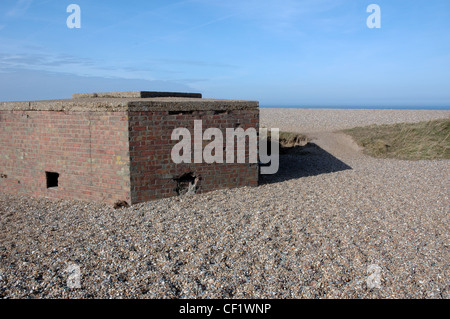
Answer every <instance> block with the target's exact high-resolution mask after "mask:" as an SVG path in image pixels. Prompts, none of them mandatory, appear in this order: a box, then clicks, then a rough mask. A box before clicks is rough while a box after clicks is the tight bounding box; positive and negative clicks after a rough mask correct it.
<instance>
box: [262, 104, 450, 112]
mask: <svg viewBox="0 0 450 319" xmlns="http://www.w3.org/2000/svg"><path fill="white" fill-rule="evenodd" d="M259 107H260V108H267V109H270V108H274V109H351V110H413V111H421V110H423V111H450V106H329V105H328V106H327V105H326V106H292V105H291V106H271V105H260V106H259Z"/></svg>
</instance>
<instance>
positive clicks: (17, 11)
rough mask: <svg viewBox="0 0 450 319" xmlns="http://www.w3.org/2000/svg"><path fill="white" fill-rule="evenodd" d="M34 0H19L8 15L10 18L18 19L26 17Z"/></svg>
mask: <svg viewBox="0 0 450 319" xmlns="http://www.w3.org/2000/svg"><path fill="white" fill-rule="evenodd" d="M32 2H33V0H18V1H17V3H16V4H15V5H14V7H12V8H11V9H10V10H9V11H8V12H7V13H6V15H8V16H10V17H18V16H22V15H24V14H25V13H26V12H27V10H28V8H29V7H30V5H31V3H32Z"/></svg>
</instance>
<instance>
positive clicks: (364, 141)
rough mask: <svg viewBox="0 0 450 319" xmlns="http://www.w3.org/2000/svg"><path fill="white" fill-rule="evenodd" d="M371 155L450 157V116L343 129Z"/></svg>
mask: <svg viewBox="0 0 450 319" xmlns="http://www.w3.org/2000/svg"><path fill="white" fill-rule="evenodd" d="M343 132H344V133H346V134H348V135H350V136H352V137H353V138H354V140H355V141H356V142H357V143H358V144H359V145H360V146H362V147H364V152H365V153H366V154H368V155H371V156H374V157H381V158H397V159H403V160H440V159H450V140H449V135H450V119H440V120H433V121H427V122H419V123H399V124H393V125H370V126H365V127H356V128H353V129H348V130H344V131H343Z"/></svg>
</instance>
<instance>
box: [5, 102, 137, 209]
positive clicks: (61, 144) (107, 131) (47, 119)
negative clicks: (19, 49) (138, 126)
mask: <svg viewBox="0 0 450 319" xmlns="http://www.w3.org/2000/svg"><path fill="white" fill-rule="evenodd" d="M46 171H49V172H57V173H59V174H60V176H59V181H58V182H59V186H58V188H50V189H47V184H46V174H45V172H46ZM129 189H130V180H129V156H128V117H127V113H126V112H53V111H0V191H3V192H7V193H13V194H24V195H31V196H36V197H42V196H45V197H49V198H65V199H67V198H73V199H82V200H88V201H98V202H108V203H113V202H115V201H117V200H126V201H128V202H130V200H131V198H130V190H129Z"/></svg>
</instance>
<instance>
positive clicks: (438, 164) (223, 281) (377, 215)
mask: <svg viewBox="0 0 450 319" xmlns="http://www.w3.org/2000/svg"><path fill="white" fill-rule="evenodd" d="M449 116H450V111H407V110H321V109H264V108H263V109H261V125H263V126H266V127H278V128H280V129H281V130H284V131H295V132H301V133H305V134H306V135H308V136H309V137H310V138H311V139H312V141H311V142H312V143H314V144H310V145H309V146H307V147H305V148H304V149H302V150H301V151H299V152H297V153H289V154H287V155H283V156H282V157H281V160H280V171H279V173H277V174H276V175H273V176H263V177H262V178H261V185H260V186H258V187H255V188H239V189H230V190H219V191H215V192H211V193H207V194H201V195H193V196H183V197H176V198H169V199H163V200H157V201H153V202H148V203H144V204H138V205H135V206H132V207H130V208H123V209H118V210H116V209H114V208H113V207H111V206H107V205H102V204H96V203H87V202H80V201H51V200H48V199H34V198H26V197H18V196H11V195H5V194H3V193H0V298H445V299H448V298H449V297H450V290H449V289H450V287H449V286H450V280H449V278H450V252H449V244H450V241H449V237H450V223H449V222H450V220H449V213H450V200H449V187H450V178H449V176H450V171H449V167H450V166H449V161H448V160H443V161H400V160H391V159H374V158H371V157H368V156H366V155H363V154H362V153H361V151H360V150H359V148H358V146H356V144H355V143H353V142H352V140H351V139H350V138H349V137H348V136H346V135H344V134H342V133H336V132H335V131H336V130H340V129H345V128H351V127H355V126H362V125H369V124H384V123H397V122H418V121H424V120H431V119H437V118H448V117H449ZM71 267H72V268H73V267H78V269H79V270H80V273H81V277H80V284H81V288H70V285H68V277H69V271H68V270H69V269H70V268H71Z"/></svg>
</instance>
